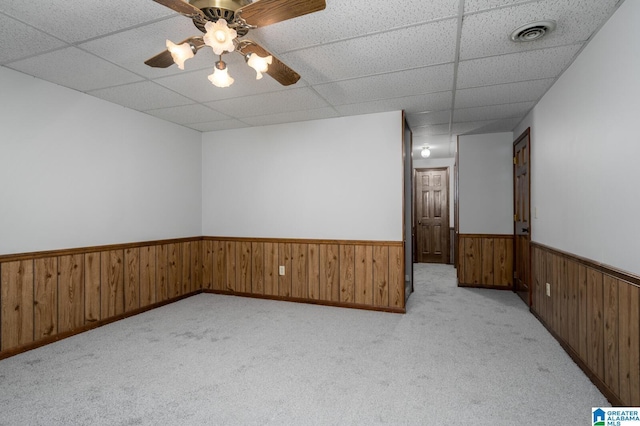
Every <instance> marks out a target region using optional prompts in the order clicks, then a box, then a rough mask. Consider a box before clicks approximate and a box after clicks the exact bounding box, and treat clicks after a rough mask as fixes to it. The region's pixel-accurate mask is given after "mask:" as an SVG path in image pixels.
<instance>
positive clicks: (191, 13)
mask: <svg viewBox="0 0 640 426" xmlns="http://www.w3.org/2000/svg"><path fill="white" fill-rule="evenodd" d="M153 1H155V2H156V3H160V4H161V5H163V6H166V7H168V8H169V9H171V10H175V11H176V12H178V13H181V14H183V15H185V16H188V17H189V18H195V17H197V16H200V17H201V18H203V19H206V18H205V16H204V14H203V13H202V11H201V10H200V9H198V8H197V7H195V6H192V5H190V4H189V3H187V2H186V1H183V0H153Z"/></svg>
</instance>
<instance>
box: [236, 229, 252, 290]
mask: <svg viewBox="0 0 640 426" xmlns="http://www.w3.org/2000/svg"><path fill="white" fill-rule="evenodd" d="M236 259H237V262H238V263H237V267H236V291H237V292H238V293H251V242H250V241H240V242H238V243H236Z"/></svg>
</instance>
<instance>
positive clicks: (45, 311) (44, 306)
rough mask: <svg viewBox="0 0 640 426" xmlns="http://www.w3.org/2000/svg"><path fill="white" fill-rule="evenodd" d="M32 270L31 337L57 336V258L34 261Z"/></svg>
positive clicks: (36, 338) (37, 338)
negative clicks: (32, 328)
mask: <svg viewBox="0 0 640 426" xmlns="http://www.w3.org/2000/svg"><path fill="white" fill-rule="evenodd" d="M34 268H35V271H34V275H35V277H34V280H35V281H34V288H33V291H34V295H33V326H34V330H33V331H34V333H33V337H34V339H35V340H39V339H42V338H45V337H50V336H54V335H56V334H58V310H57V309H56V305H57V301H58V258H56V257H46V258H44V259H36V260H35V263H34Z"/></svg>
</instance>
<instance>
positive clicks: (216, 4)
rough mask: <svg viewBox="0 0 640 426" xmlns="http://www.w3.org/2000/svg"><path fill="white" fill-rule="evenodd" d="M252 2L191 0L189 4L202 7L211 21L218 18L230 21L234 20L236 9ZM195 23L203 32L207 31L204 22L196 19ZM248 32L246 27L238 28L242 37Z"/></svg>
mask: <svg viewBox="0 0 640 426" xmlns="http://www.w3.org/2000/svg"><path fill="white" fill-rule="evenodd" d="M251 3H253V1H252V0H189V4H191V5H192V6H195V7H197V8H198V9H200V10H201V11H202V13H204V15H205V16H206V17H207V19H208V20H209V21H212V22H216V21H217V20H218V19H224V20H225V21H227V22H228V23H231V22H233V20H234V18H235V13H236V10H238V9H240V8H241V7H243V6H246V5H248V4H251ZM193 23H194V25H195V26H196V28H198V29H199V30H200V31H202V32H203V33H206V32H207V31H206V30H205V28H204V25H203V24H202V23H200V22H198V21H196V20H194V21H193ZM246 33H247V30H245V29H239V30H238V35H239V36H240V37H242V36H243V35H246Z"/></svg>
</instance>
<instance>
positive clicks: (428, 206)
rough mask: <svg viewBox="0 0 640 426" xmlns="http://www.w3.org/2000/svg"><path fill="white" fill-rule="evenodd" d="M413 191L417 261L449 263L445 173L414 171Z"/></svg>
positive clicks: (446, 173)
mask: <svg viewBox="0 0 640 426" xmlns="http://www.w3.org/2000/svg"><path fill="white" fill-rule="evenodd" d="M415 188H416V194H415V204H414V205H415V209H416V214H415V218H416V228H417V229H416V261H417V262H419V263H449V172H448V170H447V169H446V168H438V169H418V170H416V179H415Z"/></svg>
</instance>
